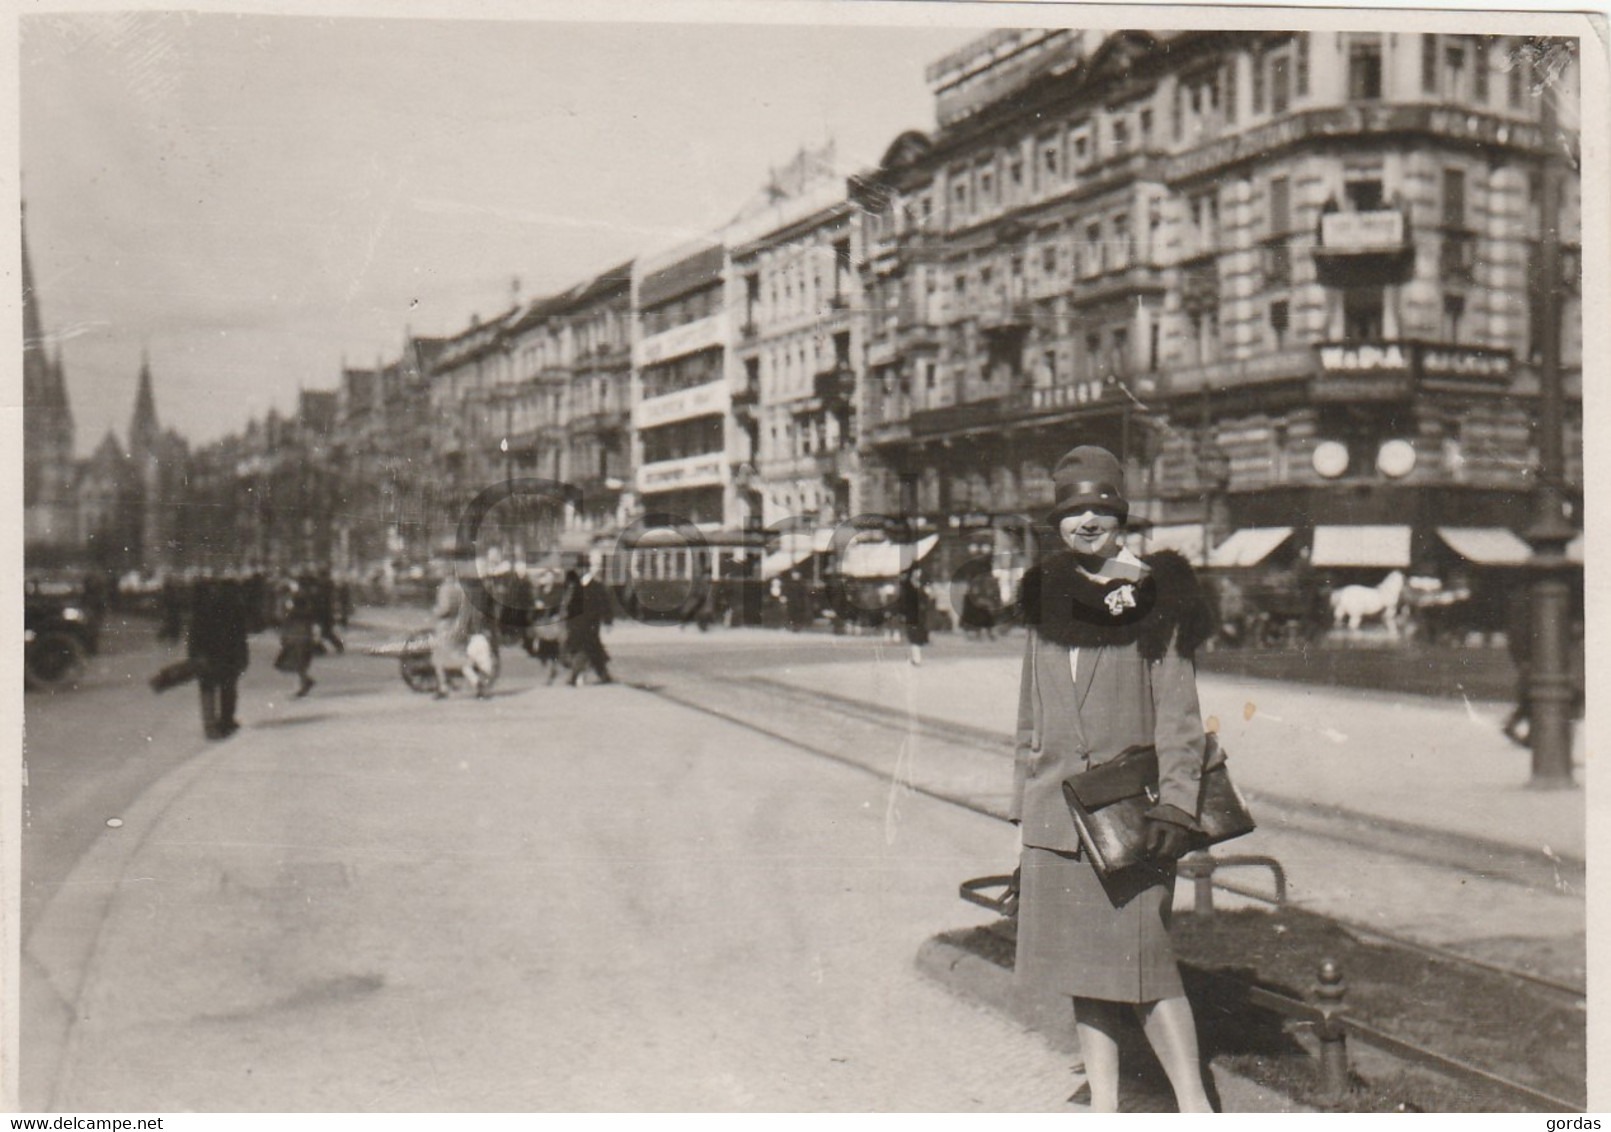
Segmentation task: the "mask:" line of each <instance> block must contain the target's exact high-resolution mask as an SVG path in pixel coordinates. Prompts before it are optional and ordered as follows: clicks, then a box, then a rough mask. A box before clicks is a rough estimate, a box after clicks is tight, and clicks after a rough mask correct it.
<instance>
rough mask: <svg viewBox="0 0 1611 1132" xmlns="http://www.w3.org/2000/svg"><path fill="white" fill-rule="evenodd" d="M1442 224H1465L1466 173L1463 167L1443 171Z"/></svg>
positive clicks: (1449, 226)
mask: <svg viewBox="0 0 1611 1132" xmlns="http://www.w3.org/2000/svg"><path fill="white" fill-rule="evenodd" d="M1443 226H1444V227H1445V228H1464V227H1465V226H1466V174H1465V170H1463V169H1445V170H1444V171H1443Z"/></svg>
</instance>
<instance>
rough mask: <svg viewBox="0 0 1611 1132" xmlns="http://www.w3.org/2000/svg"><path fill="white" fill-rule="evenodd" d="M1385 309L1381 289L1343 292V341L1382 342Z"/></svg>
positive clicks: (1355, 289)
mask: <svg viewBox="0 0 1611 1132" xmlns="http://www.w3.org/2000/svg"><path fill="white" fill-rule="evenodd" d="M1383 308H1384V300H1383V291H1382V288H1380V287H1359V288H1354V289H1352V290H1349V291H1345V292H1343V341H1344V342H1379V341H1381V338H1382V312H1383Z"/></svg>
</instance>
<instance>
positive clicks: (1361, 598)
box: [1331, 570, 1404, 637]
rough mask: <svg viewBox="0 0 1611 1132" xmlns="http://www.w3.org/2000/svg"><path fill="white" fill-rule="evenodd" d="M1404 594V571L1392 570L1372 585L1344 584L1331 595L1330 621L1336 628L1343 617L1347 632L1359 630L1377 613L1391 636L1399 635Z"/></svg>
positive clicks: (1376, 615)
mask: <svg viewBox="0 0 1611 1132" xmlns="http://www.w3.org/2000/svg"><path fill="white" fill-rule="evenodd" d="M1403 598H1404V573H1403V571H1401V570H1394V571H1393V572H1392V573H1391V574H1389V575H1387V577H1385V578H1383V579H1382V580H1381V582H1380V583H1378V584H1377V585H1374V586H1343V587H1342V588H1341V589H1339V590H1335V591H1334V592H1333V593H1332V595H1331V623H1332V627H1333V628H1335V627H1337V626H1338V625H1341V624H1342V623H1343V621H1344V620H1346V621H1347V622H1348V630H1349V632H1358V630H1359V626H1360V623H1361V622H1363V621H1364V620H1365V618H1367V617H1380V618H1381V619H1382V624H1383V625H1384V626H1385V627H1386V628H1387V631H1388V632H1389V633H1391V634H1392V635H1393V636H1395V637H1396V636H1398V610H1399V603H1400V602H1401V601H1402V600H1403Z"/></svg>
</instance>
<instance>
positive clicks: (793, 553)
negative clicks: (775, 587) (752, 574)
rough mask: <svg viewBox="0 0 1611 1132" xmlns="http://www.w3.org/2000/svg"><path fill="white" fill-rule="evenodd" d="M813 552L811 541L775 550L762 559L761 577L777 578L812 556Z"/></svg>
mask: <svg viewBox="0 0 1611 1132" xmlns="http://www.w3.org/2000/svg"><path fill="white" fill-rule="evenodd" d="M813 553H815V552H814V551H813V550H812V549H811V544H810V543H807V544H806V545H805V546H803V547H801V546H799V545H798V544H796V545H794V546H786V547H783V548H782V549H780V550H774V551H773V552H772V553H771V554H768V555H767V556H766V557H765V558H763V559H761V577H762V578H775V577H777V576H778V575H779V574H786V573H788V572H789V571H790V570H793V569H794V568H795V567H796V566H798V565H800V563H802V562H804V561H805V560H806V559H808V558H810V557H811V555H812V554H813Z"/></svg>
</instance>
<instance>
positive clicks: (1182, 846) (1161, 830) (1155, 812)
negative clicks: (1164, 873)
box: [1147, 805, 1197, 861]
mask: <svg viewBox="0 0 1611 1132" xmlns="http://www.w3.org/2000/svg"><path fill="white" fill-rule="evenodd" d="M1196 827H1197V823H1196V822H1195V821H1193V820H1192V818H1191V815H1190V814H1188V813H1186V812H1185V811H1184V810H1179V809H1176V808H1175V807H1174V806H1167V805H1166V806H1155V807H1153V808H1152V809H1151V810H1149V811H1148V812H1147V856H1149V857H1157V858H1159V859H1162V860H1170V861H1172V860H1176V859H1177V858H1179V857H1180V855H1181V854H1183V853H1184V852H1186V844H1187V839H1188V838H1189V837H1190V836H1191V833H1192V831H1193V830H1194V829H1196Z"/></svg>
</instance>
